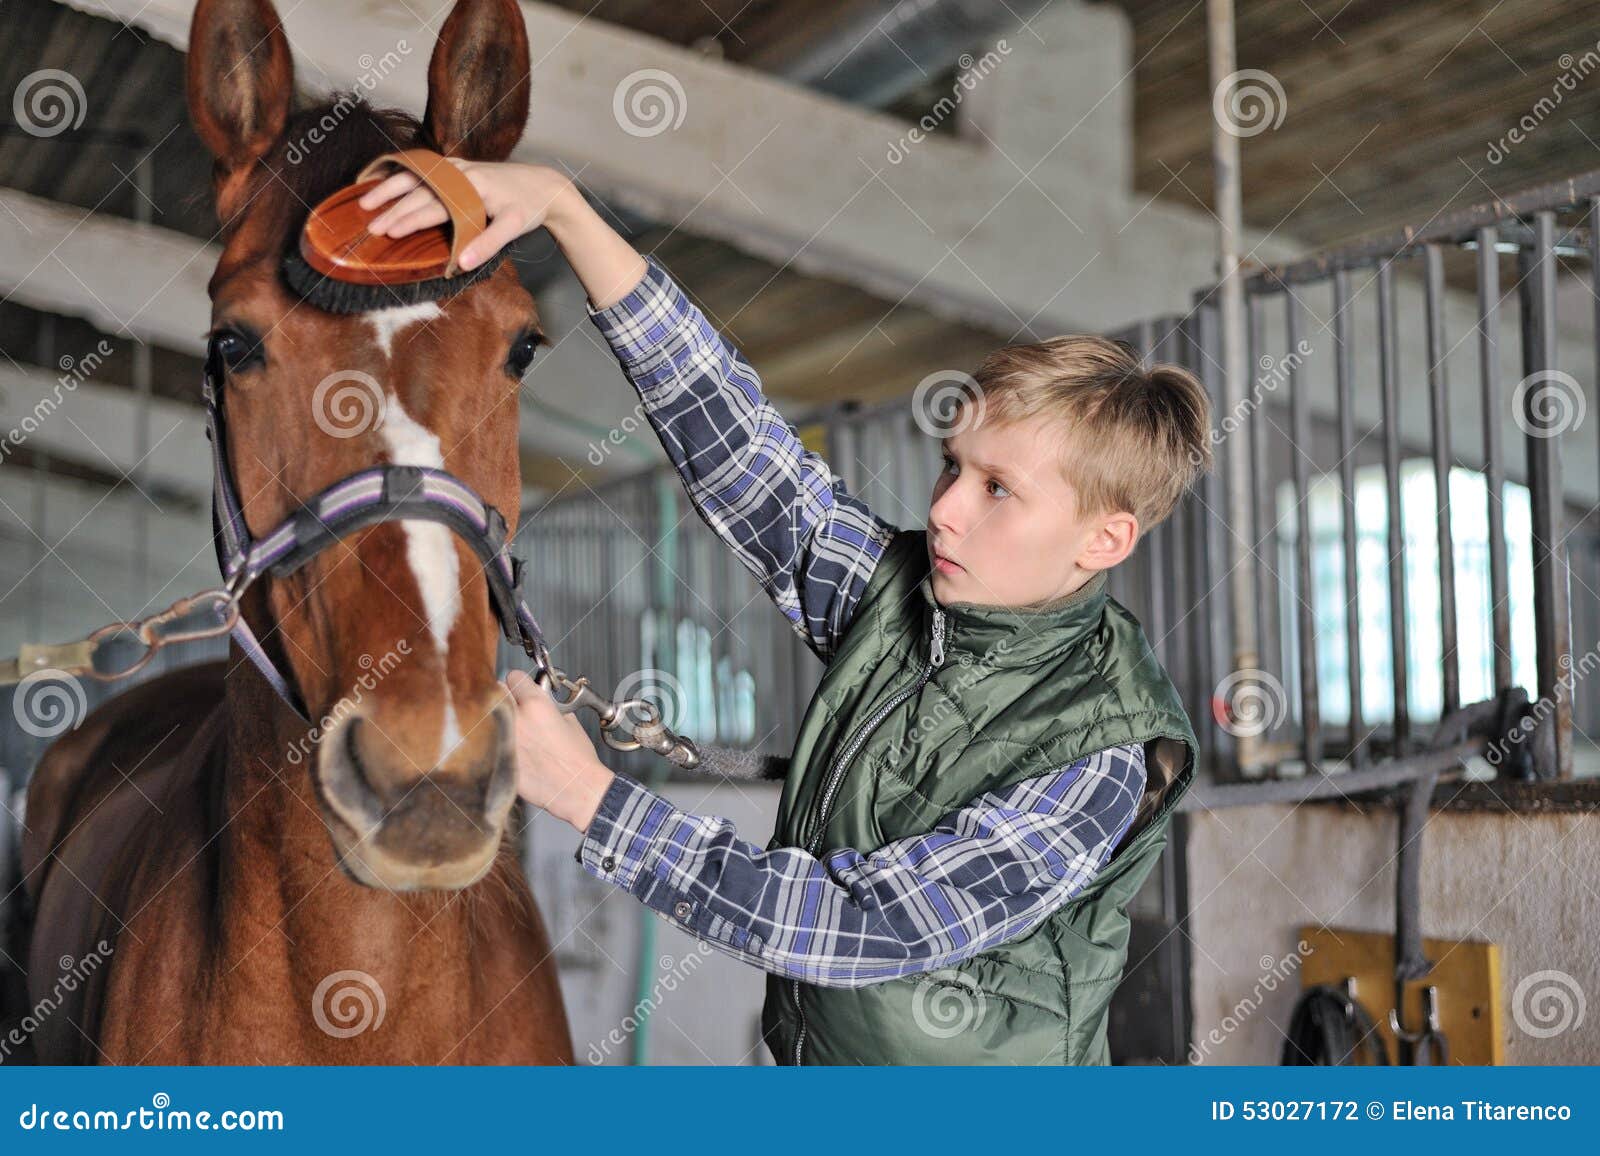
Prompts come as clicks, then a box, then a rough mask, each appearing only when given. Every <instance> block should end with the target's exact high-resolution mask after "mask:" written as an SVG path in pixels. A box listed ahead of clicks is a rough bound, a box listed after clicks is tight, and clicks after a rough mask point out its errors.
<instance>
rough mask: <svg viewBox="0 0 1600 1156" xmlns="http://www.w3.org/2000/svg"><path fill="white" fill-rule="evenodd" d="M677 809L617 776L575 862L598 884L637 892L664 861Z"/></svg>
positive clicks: (581, 845)
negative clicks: (667, 830) (665, 837)
mask: <svg viewBox="0 0 1600 1156" xmlns="http://www.w3.org/2000/svg"><path fill="white" fill-rule="evenodd" d="M673 811H674V807H673V806H672V804H671V803H669V802H667V800H665V799H663V798H662V797H661V796H660V795H657V794H656V793H655V792H653V791H651V790H650V789H649V788H648V787H646V786H645V785H644V784H643V783H641V782H639V781H638V780H637V779H634V778H630V777H629V776H627V775H624V774H621V773H620V772H618V773H615V774H614V776H613V778H612V780H611V785H610V786H609V787H607V788H606V793H605V794H604V795H602V796H601V797H600V806H599V808H598V809H597V810H596V811H595V813H594V818H593V819H591V820H590V821H589V827H588V830H586V831H585V832H584V834H583V839H582V840H581V841H580V842H579V843H578V849H577V850H576V851H575V852H573V858H574V859H576V860H577V861H578V863H579V864H581V865H582V867H583V869H584V870H585V871H587V872H588V873H589V874H591V875H593V876H594V877H595V878H597V879H602V880H604V881H605V882H607V883H615V884H616V885H617V886H618V887H621V888H623V889H624V890H625V891H634V890H635V889H636V887H637V885H638V883H639V881H640V879H641V877H644V878H648V868H649V867H650V865H651V864H653V863H654V862H655V860H656V858H657V857H658V856H659V855H660V853H661V850H660V847H659V846H658V845H657V840H658V839H659V837H660V836H661V834H662V829H663V828H664V827H665V826H666V824H667V819H668V818H669V817H670V816H671V815H672V813H673Z"/></svg>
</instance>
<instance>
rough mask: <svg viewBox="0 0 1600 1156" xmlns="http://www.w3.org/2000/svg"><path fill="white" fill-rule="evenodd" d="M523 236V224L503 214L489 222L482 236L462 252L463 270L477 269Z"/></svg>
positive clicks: (509, 215)
mask: <svg viewBox="0 0 1600 1156" xmlns="http://www.w3.org/2000/svg"><path fill="white" fill-rule="evenodd" d="M521 235H522V222H521V221H519V220H517V218H516V217H514V216H512V215H511V214H510V213H502V214H501V215H500V216H498V217H496V218H495V219H494V220H492V221H490V222H489V227H488V228H487V229H485V230H484V231H483V233H482V235H481V236H479V237H477V238H476V239H475V240H473V242H472V243H471V244H470V245H468V246H467V247H466V248H465V249H463V250H461V268H462V269H464V270H465V269H476V268H477V267H478V266H479V265H481V264H483V263H484V262H485V261H487V260H488V259H489V258H490V257H492V256H494V255H495V254H496V253H498V252H499V251H500V250H501V249H503V248H504V247H505V246H507V245H509V244H510V243H511V242H512V241H515V240H516V239H517V238H518V237H520V236H521Z"/></svg>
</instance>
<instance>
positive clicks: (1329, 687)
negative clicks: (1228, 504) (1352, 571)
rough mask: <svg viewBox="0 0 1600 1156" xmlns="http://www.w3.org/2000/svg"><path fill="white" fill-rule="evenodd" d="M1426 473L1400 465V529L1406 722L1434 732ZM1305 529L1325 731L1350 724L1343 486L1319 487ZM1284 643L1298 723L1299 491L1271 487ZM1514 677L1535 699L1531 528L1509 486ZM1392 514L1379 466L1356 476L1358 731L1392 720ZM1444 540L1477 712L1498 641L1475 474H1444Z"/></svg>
mask: <svg viewBox="0 0 1600 1156" xmlns="http://www.w3.org/2000/svg"><path fill="white" fill-rule="evenodd" d="M1434 493H1435V489H1434V478H1433V465H1432V463H1431V462H1429V461H1428V460H1427V459H1423V458H1417V459H1413V460H1410V461H1406V462H1403V463H1401V467H1400V517H1401V526H1402V529H1403V532H1404V541H1405V607H1406V628H1407V632H1408V633H1407V640H1406V641H1407V646H1406V653H1407V667H1408V671H1407V685H1408V687H1409V698H1410V704H1411V717H1412V718H1413V719H1415V720H1418V721H1429V720H1436V719H1438V717H1439V713H1440V707H1441V704H1442V702H1443V698H1444V686H1443V678H1442V671H1441V670H1440V662H1441V657H1442V655H1443V638H1442V637H1441V634H1440V623H1439V542H1438V531H1437V509H1438V506H1437V504H1436V502H1435V500H1434ZM1306 506H1307V509H1308V511H1309V515H1310V519H1309V520H1310V525H1311V576H1312V606H1313V617H1314V619H1315V631H1316V646H1317V678H1318V681H1319V684H1320V685H1319V688H1318V689H1319V695H1320V699H1321V706H1322V717H1323V721H1325V722H1328V723H1332V724H1340V723H1343V724H1346V725H1348V724H1349V721H1350V685H1349V662H1350V655H1349V646H1348V645H1347V636H1346V633H1345V630H1346V626H1345V624H1346V620H1347V614H1348V611H1349V608H1348V607H1347V605H1346V603H1345V594H1344V538H1343V524H1342V509H1343V507H1342V503H1341V501H1340V495H1339V479H1338V478H1337V477H1336V476H1333V475H1325V476H1322V477H1318V478H1316V479H1314V480H1313V481H1312V483H1311V491H1310V494H1309V495H1308V498H1307V502H1306ZM1277 508H1278V518H1279V525H1278V532H1279V539H1278V541H1279V545H1278V555H1277V562H1278V565H1277V570H1278V574H1279V575H1280V576H1281V577H1282V579H1283V581H1282V582H1281V583H1280V584H1279V606H1278V613H1279V616H1280V618H1279V621H1280V622H1281V623H1282V629H1281V631H1280V637H1281V638H1282V640H1283V655H1282V657H1283V664H1284V665H1283V670H1284V672H1285V674H1286V678H1285V683H1286V686H1287V688H1288V691H1289V696H1290V701H1291V703H1292V704H1293V709H1294V711H1295V713H1296V715H1298V713H1299V685H1298V684H1299V645H1298V639H1297V637H1296V631H1295V621H1296V605H1297V603H1296V589H1297V586H1296V582H1297V578H1296V567H1295V547H1296V535H1297V534H1298V532H1299V519H1298V517H1297V510H1296V507H1295V499H1294V486H1293V484H1292V483H1289V482H1285V483H1284V484H1282V485H1280V486H1279V487H1278V492H1277ZM1504 510H1505V534H1506V566H1507V573H1508V596H1509V597H1508V601H1509V603H1510V615H1511V673H1512V679H1513V681H1514V682H1516V683H1517V684H1518V685H1520V686H1523V687H1526V688H1528V692H1529V695H1530V697H1531V696H1532V695H1533V694H1534V689H1533V688H1534V686H1535V684H1536V675H1535V672H1534V643H1533V638H1534V631H1533V547H1532V543H1533V516H1532V510H1531V507H1530V505H1529V495H1528V488H1527V487H1526V486H1523V485H1519V484H1517V483H1515V482H1507V483H1506V487H1505V497H1504ZM1388 521H1389V519H1388V503H1387V501H1386V499H1385V495H1384V476H1383V468H1382V467H1381V466H1369V467H1364V468H1362V469H1359V470H1357V471H1356V563H1357V566H1356V589H1357V594H1358V598H1359V605H1360V615H1361V628H1360V635H1359V638H1360V642H1359V646H1360V651H1361V674H1362V682H1361V698H1362V703H1361V713H1362V718H1363V720H1364V721H1365V722H1368V723H1374V722H1388V721H1392V720H1393V718H1394V693H1393V688H1394V673H1393V670H1394V668H1393V664H1392V662H1391V653H1392V652H1391V646H1390V617H1389V557H1388ZM1450 529H1451V534H1452V536H1453V537H1454V547H1455V579H1456V624H1457V626H1456V630H1457V653H1458V656H1459V660H1460V667H1461V701H1462V702H1468V703H1470V702H1477V701H1480V700H1482V699H1486V698H1488V697H1490V695H1491V694H1492V693H1493V691H1494V633H1493V619H1492V616H1491V599H1490V594H1489V515H1488V481H1487V479H1486V478H1485V477H1484V476H1483V475H1482V474H1481V473H1479V472H1477V471H1476V470H1468V469H1462V468H1459V467H1457V468H1454V469H1452V470H1451V471H1450Z"/></svg>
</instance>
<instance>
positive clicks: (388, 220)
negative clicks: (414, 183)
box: [367, 188, 442, 233]
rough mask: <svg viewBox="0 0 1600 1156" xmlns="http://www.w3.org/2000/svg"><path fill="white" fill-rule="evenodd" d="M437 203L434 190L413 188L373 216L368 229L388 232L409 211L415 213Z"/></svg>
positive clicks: (376, 231) (375, 231)
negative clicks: (425, 206)
mask: <svg viewBox="0 0 1600 1156" xmlns="http://www.w3.org/2000/svg"><path fill="white" fill-rule="evenodd" d="M437 203H438V199H437V198H436V197H434V195H433V192H432V190H430V189H424V188H415V189H412V190H411V191H410V192H409V193H407V194H406V195H405V196H403V197H401V198H400V199H399V200H397V201H394V202H393V203H391V204H390V205H388V206H387V207H386V208H385V209H384V210H383V212H381V213H379V214H378V215H377V216H376V217H373V218H372V220H371V222H369V223H368V225H367V229H368V230H369V231H371V232H374V233H387V232H389V230H390V229H392V228H394V226H395V223H396V222H397V221H399V220H400V218H402V217H404V216H405V215H406V214H407V213H413V212H415V211H416V210H418V209H420V208H422V207H423V206H424V205H428V204H437ZM441 207H442V206H441Z"/></svg>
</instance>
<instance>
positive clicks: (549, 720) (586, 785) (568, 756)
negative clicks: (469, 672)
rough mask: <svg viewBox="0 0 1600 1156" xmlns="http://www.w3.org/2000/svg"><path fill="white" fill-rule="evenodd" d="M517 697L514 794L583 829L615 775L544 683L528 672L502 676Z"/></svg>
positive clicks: (597, 807)
mask: <svg viewBox="0 0 1600 1156" xmlns="http://www.w3.org/2000/svg"><path fill="white" fill-rule="evenodd" d="M505 687H506V690H507V691H509V692H510V694H511V697H512V699H513V700H514V701H515V702H516V754H517V794H519V795H521V796H522V797H523V798H524V799H526V800H527V801H528V802H529V803H532V804H533V805H534V806H535V807H539V808H541V809H543V810H546V811H549V812H550V813H551V814H552V815H554V816H555V817H556V818H558V819H561V820H563V821H565V822H567V823H571V824H572V825H573V826H574V827H576V828H577V829H578V830H579V831H586V830H588V828H589V822H590V820H591V819H593V818H594V813H595V811H597V810H598V809H599V807H600V800H601V798H602V797H603V796H604V795H605V793H606V788H607V787H609V786H610V785H611V780H612V779H613V778H615V777H616V776H615V775H613V774H612V772H611V771H610V770H609V769H607V767H606V766H605V764H604V763H602V762H601V761H600V758H599V756H598V755H596V754H595V749H594V744H593V743H592V742H590V741H589V735H588V733H587V732H585V731H584V729H583V724H582V723H580V722H579V721H578V719H577V717H576V716H575V715H570V714H562V713H561V712H560V711H559V710H557V709H556V702H555V699H554V698H553V697H551V694H550V691H549V690H548V689H547V688H546V687H545V685H544V684H542V683H537V682H535V681H534V680H533V678H532V677H531V676H530V675H528V673H527V672H526V671H521V670H513V671H512V672H511V673H510V674H509V675H507V676H506V681H505Z"/></svg>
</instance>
